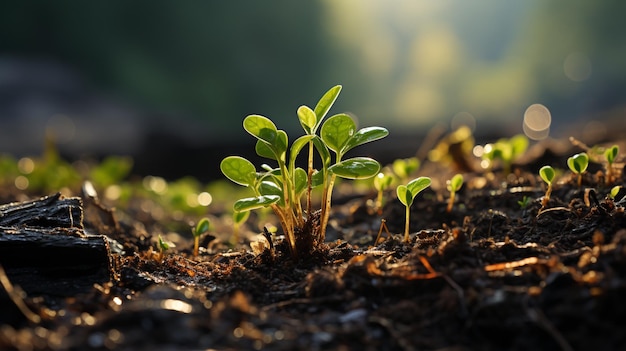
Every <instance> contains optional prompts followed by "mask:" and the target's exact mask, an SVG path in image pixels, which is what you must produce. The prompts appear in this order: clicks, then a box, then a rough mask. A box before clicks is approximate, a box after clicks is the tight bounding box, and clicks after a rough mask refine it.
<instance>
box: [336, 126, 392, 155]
mask: <svg viewBox="0 0 626 351" xmlns="http://www.w3.org/2000/svg"><path fill="white" fill-rule="evenodd" d="M387 135H389V131H388V130H387V129H385V128H382V127H367V128H362V129H359V131H357V132H356V133H355V134H354V135H353V136H352V138H350V139H349V140H348V142H347V144H346V145H345V146H344V147H343V149H342V150H341V153H342V154H345V153H346V152H348V151H349V150H351V149H352V148H354V147H356V146H359V145H363V144H366V143H369V142H372V141H375V140H379V139H382V138H384V137H386V136H387Z"/></svg>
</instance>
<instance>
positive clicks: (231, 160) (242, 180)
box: [220, 156, 256, 186]
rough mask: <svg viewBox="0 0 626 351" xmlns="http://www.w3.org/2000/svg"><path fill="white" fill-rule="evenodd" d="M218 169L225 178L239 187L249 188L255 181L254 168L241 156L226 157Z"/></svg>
mask: <svg viewBox="0 0 626 351" xmlns="http://www.w3.org/2000/svg"><path fill="white" fill-rule="evenodd" d="M220 169H221V170H222V173H224V175H225V176H226V178H228V179H230V180H231V181H233V182H235V183H237V184H239V185H243V186H250V185H252V184H254V182H255V181H256V168H255V167H254V165H253V164H252V162H250V161H248V160H246V159H245V158H243V157H241V156H228V157H226V158H225V159H223V160H222V162H221V163H220Z"/></svg>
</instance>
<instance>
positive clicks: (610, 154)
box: [604, 145, 619, 165]
mask: <svg viewBox="0 0 626 351" xmlns="http://www.w3.org/2000/svg"><path fill="white" fill-rule="evenodd" d="M618 153H619V146H617V145H613V146H611V147H610V148H608V149H606V151H604V157H605V158H606V160H607V162H608V163H609V164H610V165H612V164H613V162H615V159H616V158H617V154H618Z"/></svg>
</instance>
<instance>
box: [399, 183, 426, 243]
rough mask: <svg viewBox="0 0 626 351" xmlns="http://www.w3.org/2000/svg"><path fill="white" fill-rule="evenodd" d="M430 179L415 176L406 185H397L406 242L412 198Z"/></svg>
mask: <svg viewBox="0 0 626 351" xmlns="http://www.w3.org/2000/svg"><path fill="white" fill-rule="evenodd" d="M430 183H431V179H430V178H428V177H419V178H415V179H413V180H412V181H410V182H408V184H407V185H398V187H397V188H396V193H397V195H398V200H400V202H401V203H402V204H403V205H404V206H405V208H406V212H405V225H404V242H405V243H408V242H409V241H410V239H409V223H410V219H411V205H412V204H413V200H414V199H415V197H416V196H417V194H419V193H420V192H421V191H422V190H424V189H426V188H428V187H429V186H430Z"/></svg>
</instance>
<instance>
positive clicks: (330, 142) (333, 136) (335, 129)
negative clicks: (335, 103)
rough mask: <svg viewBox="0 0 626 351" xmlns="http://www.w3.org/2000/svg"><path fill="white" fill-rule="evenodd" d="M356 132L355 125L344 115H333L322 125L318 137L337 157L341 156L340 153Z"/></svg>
mask: <svg viewBox="0 0 626 351" xmlns="http://www.w3.org/2000/svg"><path fill="white" fill-rule="evenodd" d="M355 132H356V124H355V123H354V121H353V120H352V118H350V116H348V115H346V114H343V113H342V114H338V115H334V116H332V117H330V118H328V119H327V120H326V122H324V124H323V125H322V130H321V132H320V135H321V137H322V140H323V141H324V144H326V146H328V148H329V149H331V150H333V151H334V152H335V153H336V154H337V155H343V154H342V153H341V151H342V150H343V148H344V146H346V144H347V143H348V141H349V140H350V138H352V136H353V135H354V133H355Z"/></svg>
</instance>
